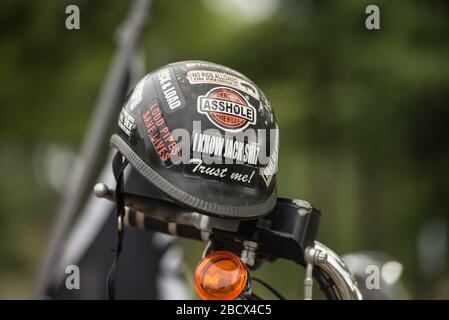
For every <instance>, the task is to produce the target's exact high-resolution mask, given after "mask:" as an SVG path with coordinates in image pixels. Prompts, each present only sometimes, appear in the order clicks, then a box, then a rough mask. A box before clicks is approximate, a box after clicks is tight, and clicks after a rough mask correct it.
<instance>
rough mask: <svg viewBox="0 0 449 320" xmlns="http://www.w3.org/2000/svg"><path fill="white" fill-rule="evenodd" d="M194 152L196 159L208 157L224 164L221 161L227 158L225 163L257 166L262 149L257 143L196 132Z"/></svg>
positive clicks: (193, 143) (193, 140) (193, 141)
mask: <svg viewBox="0 0 449 320" xmlns="http://www.w3.org/2000/svg"><path fill="white" fill-rule="evenodd" d="M192 151H193V155H194V157H198V156H200V155H206V156H207V158H211V159H215V162H222V161H221V159H222V158H225V161H224V162H225V163H234V162H238V163H242V164H249V165H257V163H258V156H259V151H260V148H259V145H258V143H256V142H248V141H238V140H236V139H234V138H230V137H227V136H226V135H225V136H221V135H219V136H216V135H209V134H206V133H199V132H194V133H193V138H192ZM228 160H229V161H228Z"/></svg>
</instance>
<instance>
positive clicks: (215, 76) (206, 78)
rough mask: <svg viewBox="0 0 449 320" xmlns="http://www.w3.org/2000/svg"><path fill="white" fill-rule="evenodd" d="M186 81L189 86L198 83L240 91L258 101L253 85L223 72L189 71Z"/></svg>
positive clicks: (257, 93)
mask: <svg viewBox="0 0 449 320" xmlns="http://www.w3.org/2000/svg"><path fill="white" fill-rule="evenodd" d="M186 77H187V80H189V82H190V84H198V83H210V84H216V85H222V86H227V87H231V88H234V89H238V90H241V91H243V92H245V93H246V94H249V95H250V96H252V97H254V98H256V99H257V100H259V98H260V96H259V91H258V90H257V89H256V87H255V86H254V85H252V84H251V83H249V82H248V81H245V80H243V79H240V78H238V77H235V76H233V75H230V74H227V73H224V72H216V71H208V70H191V71H189V72H187V76H186Z"/></svg>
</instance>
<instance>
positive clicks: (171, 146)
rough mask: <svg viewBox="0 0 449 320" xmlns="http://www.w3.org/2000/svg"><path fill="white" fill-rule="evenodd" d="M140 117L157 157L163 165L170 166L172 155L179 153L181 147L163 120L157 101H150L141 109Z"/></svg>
mask: <svg viewBox="0 0 449 320" xmlns="http://www.w3.org/2000/svg"><path fill="white" fill-rule="evenodd" d="M142 119H143V122H144V124H145V130H146V132H147V134H148V137H149V139H150V141H151V143H152V144H153V147H154V148H155V150H156V152H157V155H158V156H159V159H161V161H162V163H163V164H164V166H165V167H167V168H168V167H171V166H172V165H173V164H174V162H173V161H172V157H173V156H177V155H179V153H180V151H181V148H180V147H179V145H178V143H177V142H176V140H175V139H174V137H173V135H172V133H171V130H170V128H169V127H168V125H167V123H166V122H165V119H164V117H163V116H162V113H161V108H160V107H159V103H158V102H157V101H154V102H152V103H151V104H150V106H149V107H148V109H147V110H145V111H143V113H142Z"/></svg>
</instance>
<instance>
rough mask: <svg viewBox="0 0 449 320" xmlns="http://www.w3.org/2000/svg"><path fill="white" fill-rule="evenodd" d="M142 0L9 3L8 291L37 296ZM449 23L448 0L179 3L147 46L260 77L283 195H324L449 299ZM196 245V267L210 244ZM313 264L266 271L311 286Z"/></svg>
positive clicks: (4, 85) (328, 223)
mask: <svg viewBox="0 0 449 320" xmlns="http://www.w3.org/2000/svg"><path fill="white" fill-rule="evenodd" d="M69 4H76V5H78V6H79V8H80V18H81V19H80V21H81V24H80V30H67V29H66V28H65V20H66V18H67V14H66V13H65V8H66V6H67V5H69ZM370 4H376V5H378V6H379V8H380V26H381V29H380V30H371V31H369V30H367V29H366V28H365V19H366V17H367V14H365V8H366V7H367V6H368V5H370ZM129 5H130V2H128V1H124V0H101V1H100V0H96V1H87V0H86V1H74V0H73V1H60V0H46V1H43V0H42V1H33V2H31V1H25V0H2V1H1V2H0V37H1V38H0V39H1V41H0V108H1V109H0V110H1V112H0V298H29V297H30V296H31V292H32V288H33V286H34V284H35V280H36V276H37V272H38V270H39V266H40V264H41V262H42V259H43V256H44V252H45V248H46V245H47V242H48V240H49V234H50V230H51V227H52V224H53V222H54V218H55V214H56V209H57V205H58V200H60V199H61V195H62V192H63V190H64V188H65V186H66V185H67V182H68V178H69V174H70V170H71V169H72V168H73V166H74V163H75V162H76V159H77V153H78V151H79V147H80V143H81V141H82V139H83V135H84V134H85V130H86V128H87V126H88V123H89V119H90V117H91V115H92V113H93V108H94V105H95V101H96V98H97V97H98V94H99V90H100V88H101V85H102V83H103V80H104V78H105V76H106V73H107V71H108V68H109V66H110V63H111V59H112V57H113V54H114V51H115V50H116V43H115V40H114V39H115V37H116V32H117V28H118V26H119V25H120V23H121V22H122V21H123V20H124V18H125V16H126V13H127V11H128V9H129ZM448 21H449V3H448V2H447V1H430V2H423V1H418V0H416V1H386V0H375V1H364V0H351V1H348V0H345V1H343V0H339V1H336V0H328V1H324V0H315V1H313V0H251V1H249V0H245V1H244V0H191V1H176V0H164V1H154V6H153V8H152V12H151V17H150V21H149V23H148V25H147V28H146V31H145V32H144V34H143V36H142V41H141V46H142V49H143V50H144V53H145V63H146V69H147V71H148V72H149V71H151V70H152V69H154V68H156V67H159V66H162V65H165V64H167V63H170V62H174V61H179V60H189V59H198V60H206V61H212V62H216V63H219V64H224V65H226V66H229V67H231V68H234V69H236V70H238V71H240V72H242V73H243V74H245V75H247V76H248V77H249V78H251V79H252V80H254V81H255V82H256V83H257V84H258V85H259V86H260V87H261V88H262V89H263V90H264V92H265V94H266V95H267V96H268V98H269V99H270V101H271V104H272V105H273V107H274V109H275V112H276V114H277V118H278V121H279V126H280V134H281V142H280V143H281V144H280V164H279V176H278V185H279V195H281V196H285V197H293V198H299V199H304V200H306V201H309V202H311V203H313V204H314V205H315V206H317V207H319V208H320V209H321V211H322V219H321V227H320V233H319V240H320V241H322V242H324V243H326V244H327V245H329V246H330V247H331V248H332V249H333V250H335V251H336V252H337V253H339V254H344V253H348V252H354V251H360V250H375V251H382V252H385V253H387V254H388V255H390V256H392V257H394V259H396V260H397V261H399V262H400V263H401V264H402V266H403V275H402V281H403V284H404V286H405V287H406V288H407V290H408V292H409V295H410V297H411V298H424V299H444V298H445V299H448V298H449V261H448V256H449V248H448V243H449V236H448V228H449V201H448V197H449V76H448V75H449V41H448V39H449V37H448V35H449V22H448ZM106 147H107V146H106ZM181 244H182V246H184V247H185V248H186V249H188V250H190V252H192V254H189V255H188V256H187V257H186V262H187V265H188V266H189V268H190V269H189V270H190V272H191V274H193V269H194V266H195V263H196V262H197V261H198V259H199V257H200V254H201V250H202V247H203V244H200V243H195V242H193V241H181ZM298 270H299V268H298V267H297V266H296V265H294V264H293V263H288V262H279V263H274V264H267V265H266V266H264V267H263V268H262V269H261V270H260V271H259V273H260V274H261V277H263V278H264V279H265V280H267V281H268V282H269V283H271V284H273V286H275V287H276V288H278V289H279V291H281V292H283V293H285V294H286V295H287V296H288V297H296V296H299V294H300V292H301V289H300V288H301V281H302V280H301V274H302V273H301V272H298ZM192 296H193V297H195V296H194V294H193V293H192Z"/></svg>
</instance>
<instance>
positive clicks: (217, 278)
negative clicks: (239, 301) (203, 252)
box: [195, 251, 248, 300]
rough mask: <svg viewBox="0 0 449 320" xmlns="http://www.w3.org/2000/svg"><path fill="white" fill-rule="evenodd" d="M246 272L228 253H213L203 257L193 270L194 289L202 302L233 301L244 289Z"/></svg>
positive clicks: (244, 267)
mask: <svg viewBox="0 0 449 320" xmlns="http://www.w3.org/2000/svg"><path fill="white" fill-rule="evenodd" d="M247 280H248V270H247V269H246V266H245V264H244V263H243V262H242V260H241V259H240V258H239V257H238V256H236V255H235V254H233V253H231V252H229V251H215V252H212V253H211V254H209V255H207V256H206V257H204V258H203V259H202V260H201V261H200V262H199V263H198V266H197V267H196V270H195V288H196V291H197V292H198V294H199V295H200V297H201V298H202V299H204V300H233V299H236V298H238V297H239V296H240V294H241V293H242V292H243V290H244V289H245V287H246V283H247Z"/></svg>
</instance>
